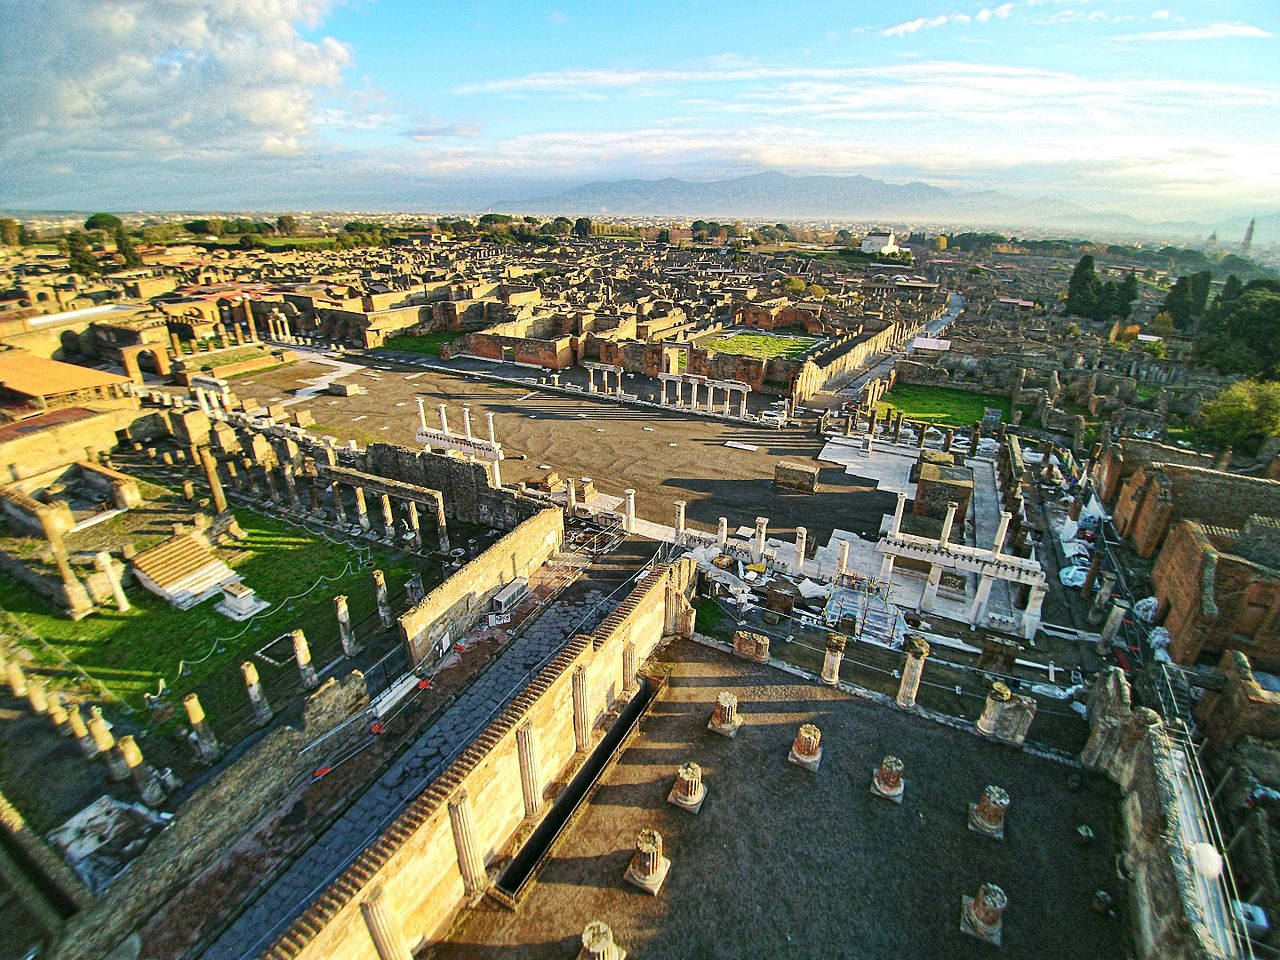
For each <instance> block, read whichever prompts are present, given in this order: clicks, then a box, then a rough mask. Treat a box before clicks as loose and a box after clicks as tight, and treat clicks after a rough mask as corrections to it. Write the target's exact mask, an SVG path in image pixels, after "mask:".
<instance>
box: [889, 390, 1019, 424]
mask: <svg viewBox="0 0 1280 960" xmlns="http://www.w3.org/2000/svg"><path fill="white" fill-rule="evenodd" d="M987 407H995V408H997V409H998V410H999V411H1000V416H1001V417H1002V418H1003V420H1004V422H1005V423H1008V422H1009V418H1010V416H1011V415H1012V413H1011V409H1012V404H1011V403H1010V401H1009V398H1008V397H999V396H995V395H994V394H989V393H970V392H969V391H967V390H956V389H955V388H954V387H931V386H926V385H922V384H914V383H900V384H898V385H897V386H895V387H894V388H893V389H892V390H890V391H889V392H888V393H887V394H885V396H884V400H882V401H881V402H880V404H879V405H878V406H877V407H876V412H877V413H878V414H879V415H881V416H884V415H885V414H888V413H894V412H897V411H901V412H902V413H903V415H905V416H906V418H907V419H908V420H927V421H929V422H930V423H935V424H941V425H945V426H952V427H968V426H972V425H973V424H974V423H976V422H977V421H979V420H981V419H982V414H983V412H984V411H985V410H986V408H987Z"/></svg>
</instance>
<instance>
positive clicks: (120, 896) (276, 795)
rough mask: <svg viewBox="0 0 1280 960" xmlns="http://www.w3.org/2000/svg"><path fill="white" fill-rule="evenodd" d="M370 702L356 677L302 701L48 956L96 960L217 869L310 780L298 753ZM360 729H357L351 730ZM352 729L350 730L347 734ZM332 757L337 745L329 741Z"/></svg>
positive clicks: (190, 801)
mask: <svg viewBox="0 0 1280 960" xmlns="http://www.w3.org/2000/svg"><path fill="white" fill-rule="evenodd" d="M368 706H369V695H368V691H367V690H366V687H365V682H364V677H363V676H362V675H361V674H360V673H357V672H353V673H351V674H349V675H348V676H347V677H345V678H344V679H342V680H338V679H330V680H328V681H327V682H326V683H325V684H324V685H323V686H321V687H320V688H319V689H317V690H316V691H315V692H314V693H313V694H311V696H310V697H309V698H308V699H307V702H306V703H305V704H304V706H303V708H302V717H301V721H300V722H298V721H295V722H294V723H292V724H290V723H277V724H276V725H275V726H274V727H272V728H271V729H270V730H268V731H267V733H266V734H265V735H263V736H262V738H261V739H260V740H258V741H257V742H256V743H255V744H253V746H251V747H250V748H249V749H248V750H247V751H246V752H245V753H244V754H243V755H242V756H240V757H239V758H238V759H236V760H235V762H234V763H231V764H230V765H228V766H227V767H226V768H225V769H223V770H222V771H221V772H220V773H218V774H217V776H215V777H214V778H213V779H212V780H210V781H209V782H208V783H206V784H205V785H204V786H202V787H200V789H199V790H198V791H196V793H194V794H193V795H192V796H190V797H189V798H187V800H186V801H185V802H184V803H183V804H182V806H181V807H179V808H178V812H177V813H176V814H175V815H174V818H173V820H172V822H170V824H169V825H168V826H167V827H166V828H165V829H164V831H163V832H161V833H159V834H157V835H156V836H155V837H154V838H153V839H152V840H151V842H150V843H149V844H148V845H147V848H146V849H145V850H143V851H142V853H141V854H140V855H139V856H138V858H137V859H136V860H134V861H133V862H132V863H131V864H129V868H128V870H127V871H126V872H125V873H124V874H122V875H121V876H119V877H117V878H116V879H115V880H114V881H113V882H112V884H111V886H110V887H108V888H107V890H106V892H105V893H104V894H103V895H102V897H101V899H100V902H99V903H98V905H97V906H95V907H93V908H91V909H86V910H82V911H81V912H80V913H77V914H76V915H75V916H74V917H72V918H71V919H70V920H69V921H68V922H67V925H66V930H65V933H64V935H63V937H62V938H61V940H60V941H59V942H58V943H57V944H56V945H55V946H54V948H53V949H52V951H51V952H50V953H49V956H50V957H51V958H53V960H98V958H100V957H102V956H104V955H105V954H106V953H107V952H108V951H110V950H111V949H112V948H113V947H114V946H115V945H116V944H118V943H119V942H120V941H121V940H123V939H124V938H125V937H127V936H128V935H129V933H130V931H132V930H133V929H135V928H137V927H139V926H141V925H142V924H143V923H144V922H145V920H146V919H147V917H149V916H150V915H151V914H152V913H153V912H154V911H155V910H156V909H158V908H160V907H162V906H164V904H165V903H166V902H168V900H169V899H170V897H171V896H172V895H173V894H174V893H175V892H176V891H177V890H178V889H179V888H181V887H182V886H184V885H185V884H186V883H187V882H189V881H190V880H191V879H192V878H194V877H195V876H197V875H198V874H199V873H201V872H202V871H204V870H205V869H207V868H209V867H211V866H214V865H215V864H217V863H219V862H221V861H223V860H225V859H226V857H227V856H228V855H229V854H230V852H231V851H232V850H233V849H234V847H235V845H236V843H237V842H238V841H239V840H240V838H241V837H243V836H244V835H245V834H247V833H248V832H249V831H251V830H254V829H257V828H258V827H260V826H261V824H262V823H263V821H264V820H267V819H270V818H271V817H273V816H279V815H280V814H281V813H282V812H283V810H278V809H276V808H278V807H281V806H282V805H283V801H284V800H286V798H288V797H289V796H290V794H291V793H292V792H293V790H294V789H295V788H296V787H297V786H298V784H300V783H301V782H303V780H304V779H305V778H307V777H309V776H310V775H311V772H312V770H313V768H314V766H315V757H314V756H313V755H312V754H310V753H301V750H302V748H303V747H305V746H306V745H307V744H309V743H311V742H312V741H314V740H316V739H318V738H320V737H322V736H324V735H325V734H326V733H329V732H330V731H333V730H336V729H337V728H339V727H340V726H341V725H342V724H343V723H344V722H345V721H346V720H347V719H348V718H350V717H351V716H353V715H355V714H357V713H360V712H361V711H363V710H366V709H367V708H368ZM353 726H356V727H358V725H353ZM349 729H350V728H349ZM329 743H330V745H331V747H332V748H333V749H338V748H339V747H340V744H337V743H333V740H332V738H331V740H330V741H329Z"/></svg>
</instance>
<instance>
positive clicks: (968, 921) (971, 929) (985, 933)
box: [960, 883, 1009, 947]
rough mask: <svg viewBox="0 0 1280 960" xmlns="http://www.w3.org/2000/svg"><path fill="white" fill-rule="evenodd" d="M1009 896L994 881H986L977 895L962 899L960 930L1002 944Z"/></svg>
mask: <svg viewBox="0 0 1280 960" xmlns="http://www.w3.org/2000/svg"><path fill="white" fill-rule="evenodd" d="M1008 905H1009V898H1008V897H1006V896H1005V893H1004V891H1003V890H1001V889H1000V888H999V887H997V886H996V885H995V884H994V883H984V884H983V885H982V886H980V887H979V888H978V895H977V896H976V897H962V898H961V900H960V932H961V933H967V934H968V935H969V936H971V937H976V938H977V939H979V940H985V941H986V942H987V943H991V944H995V945H996V946H997V947H998V946H1000V941H1001V938H1002V934H1003V927H1004V911H1005V907H1007V906H1008Z"/></svg>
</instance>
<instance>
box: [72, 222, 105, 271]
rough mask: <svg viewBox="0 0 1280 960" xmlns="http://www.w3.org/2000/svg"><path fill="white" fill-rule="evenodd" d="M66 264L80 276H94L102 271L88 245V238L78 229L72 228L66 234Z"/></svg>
mask: <svg viewBox="0 0 1280 960" xmlns="http://www.w3.org/2000/svg"><path fill="white" fill-rule="evenodd" d="M67 266H68V269H69V270H70V271H71V272H72V273H78V274H80V276H82V277H96V276H97V275H98V274H99V273H101V272H102V268H101V267H99V266H98V260H97V258H96V257H95V256H94V255H93V250H92V249H90V247H89V238H88V237H86V236H85V235H84V234H83V233H81V232H80V231H79V230H72V231H71V232H70V233H68V234H67Z"/></svg>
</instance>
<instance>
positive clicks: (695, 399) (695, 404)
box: [689, 380, 698, 410]
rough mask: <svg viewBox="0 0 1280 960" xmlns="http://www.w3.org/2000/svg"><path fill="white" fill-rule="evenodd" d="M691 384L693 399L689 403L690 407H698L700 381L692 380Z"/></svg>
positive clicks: (695, 408) (694, 408)
mask: <svg viewBox="0 0 1280 960" xmlns="http://www.w3.org/2000/svg"><path fill="white" fill-rule="evenodd" d="M689 386H690V387H692V388H693V401H692V402H691V403H690V404H689V407H690V409H693V410H697V409H698V381H697V380H690V381H689Z"/></svg>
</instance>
